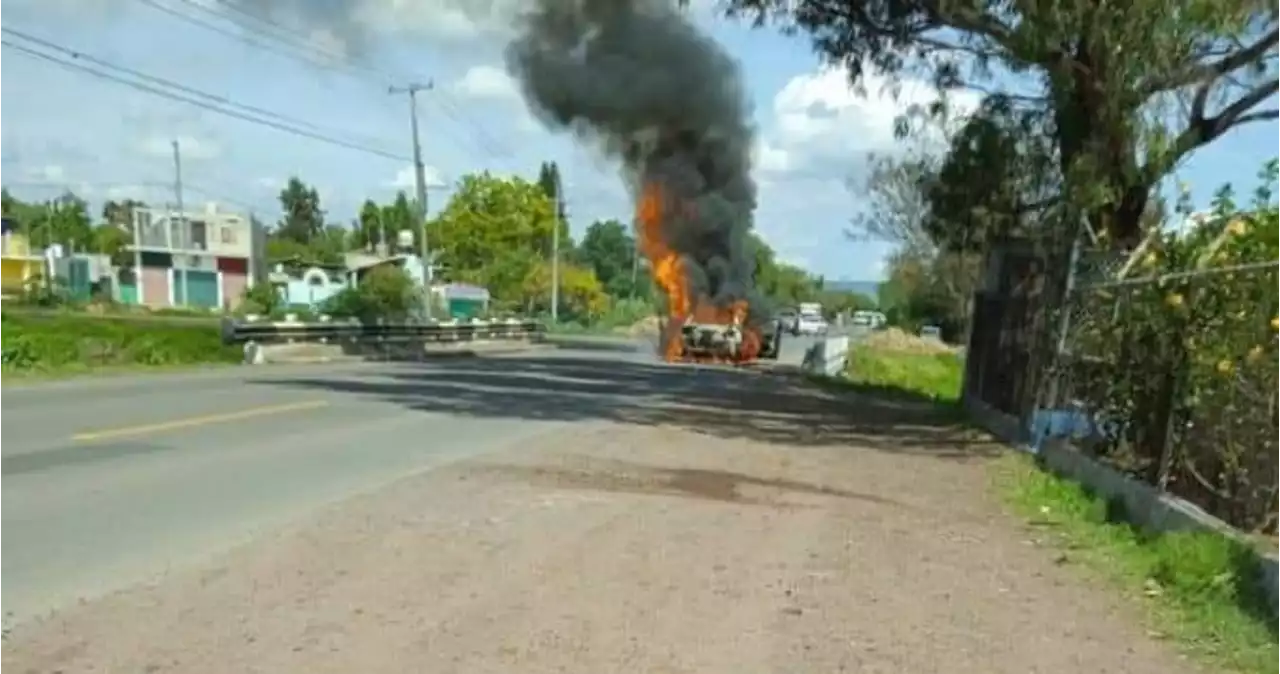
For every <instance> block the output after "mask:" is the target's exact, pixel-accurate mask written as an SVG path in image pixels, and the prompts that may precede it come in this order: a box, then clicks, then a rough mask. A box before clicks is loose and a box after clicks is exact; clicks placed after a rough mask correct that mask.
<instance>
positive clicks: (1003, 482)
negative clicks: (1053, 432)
mask: <svg viewBox="0 0 1280 674" xmlns="http://www.w3.org/2000/svg"><path fill="white" fill-rule="evenodd" d="M994 475H995V480H994V482H995V487H996V489H997V491H998V492H999V494H1000V496H1001V497H1002V499H1003V500H1004V501H1005V503H1006V504H1007V505H1008V506H1009V508H1010V509H1011V510H1012V511H1013V512H1015V513H1016V514H1018V515H1019V516H1021V517H1022V518H1024V519H1026V520H1027V521H1028V523H1029V524H1030V525H1031V526H1032V527H1033V528H1034V529H1035V530H1036V531H1039V532H1041V533H1042V534H1043V535H1044V536H1045V537H1046V538H1047V539H1048V540H1049V541H1050V542H1051V543H1052V544H1053V545H1054V546H1055V547H1057V548H1058V549H1059V550H1060V553H1061V556H1060V561H1062V562H1063V563H1070V564H1077V565H1079V566H1081V567H1083V568H1086V569H1088V570H1089V572H1091V573H1093V574H1095V575H1100V576H1102V577H1103V578H1105V579H1106V580H1107V581H1108V582H1110V583H1111V584H1112V585H1114V586H1115V587H1117V588H1118V589H1120V590H1121V591H1122V592H1124V593H1125V594H1126V595H1129V596H1132V597H1133V598H1134V599H1135V600H1136V601H1139V602H1141V604H1142V607H1143V609H1144V611H1145V613H1146V617H1147V620H1148V629H1149V631H1150V632H1152V633H1154V634H1157V635H1160V636H1161V637H1163V638H1166V639H1168V640H1169V641H1171V642H1172V643H1174V644H1176V645H1177V646H1178V647H1179V648H1180V649H1181V650H1182V651H1183V652H1185V653H1187V654H1188V655H1189V656H1191V657H1193V658H1195V659H1197V660H1199V661H1201V662H1202V663H1204V664H1205V665H1206V666H1208V667H1209V668H1210V669H1211V671H1224V672H1240V673H1242V674H1253V673H1255V672H1259V673H1260V672H1276V671H1277V660H1278V658H1280V648H1277V634H1276V619H1275V617H1274V616H1272V615H1271V613H1270V609H1269V608H1268V607H1267V606H1266V604H1265V600H1263V599H1262V598H1260V597H1259V593H1258V592H1257V591H1256V590H1255V589H1254V585H1253V583H1254V582H1255V581H1256V578H1257V567H1256V557H1255V555H1254V553H1253V551H1252V549H1251V546H1249V545H1248V544H1246V543H1242V542H1238V541H1233V540H1230V539H1228V538H1226V537H1224V536H1220V535H1217V534H1213V533H1176V534H1167V535H1163V536H1149V535H1145V534H1142V533H1140V532H1138V531H1136V530H1135V529H1134V528H1133V527H1131V526H1129V525H1127V524H1125V523H1121V522H1115V521H1114V518H1109V517H1108V515H1109V514H1110V513H1109V510H1110V509H1109V508H1108V504H1107V503H1106V502H1105V501H1104V500H1103V499H1100V498H1098V497H1095V496H1093V495H1090V494H1089V493H1088V492H1087V491H1086V490H1085V489H1084V488H1082V487H1081V486H1079V485H1078V484H1076V483H1074V482H1071V481H1069V480H1064V479H1062V478H1059V477H1057V476H1054V475H1052V474H1050V473H1047V472H1045V471H1043V470H1041V469H1040V468H1039V467H1037V466H1036V464H1035V462H1034V460H1033V459H1032V458H1031V457H1028V456H1025V455H1014V454H1010V455H1006V456H1004V457H1002V458H1001V459H1000V460H999V461H997V462H996V464H995V473H994Z"/></svg>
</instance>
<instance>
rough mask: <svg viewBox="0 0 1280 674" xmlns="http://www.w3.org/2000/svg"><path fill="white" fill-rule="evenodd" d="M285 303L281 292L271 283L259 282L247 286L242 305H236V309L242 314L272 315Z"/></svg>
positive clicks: (241, 300) (241, 301)
mask: <svg viewBox="0 0 1280 674" xmlns="http://www.w3.org/2000/svg"><path fill="white" fill-rule="evenodd" d="M283 305H284V302H283V301H282V300H281V299H280V294H279V293H278V292H276V289H275V288H274V287H273V286H272V285H271V284H270V283H258V284H256V285H254V286H253V287H250V288H245V290H244V296H243V297H242V298H241V299H240V305H239V306H238V307H236V311H237V313H239V314H242V315H247V314H256V315H259V316H272V315H274V314H276V313H277V312H278V311H279V310H281V309H282V308H283Z"/></svg>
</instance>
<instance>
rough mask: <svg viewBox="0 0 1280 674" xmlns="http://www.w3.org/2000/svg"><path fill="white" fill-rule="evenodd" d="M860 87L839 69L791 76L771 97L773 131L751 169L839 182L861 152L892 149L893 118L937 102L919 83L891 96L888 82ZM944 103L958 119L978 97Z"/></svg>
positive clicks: (964, 96)
mask: <svg viewBox="0 0 1280 674" xmlns="http://www.w3.org/2000/svg"><path fill="white" fill-rule="evenodd" d="M863 89H864V93H859V92H857V91H855V90H854V88H853V87H852V86H851V85H850V83H849V76H848V71H847V70H846V69H845V68H843V67H833V66H824V67H821V68H818V69H817V70H815V71H812V72H808V73H804V74H800V75H797V76H795V77H793V78H791V80H789V81H788V82H787V83H786V84H785V85H783V87H782V88H781V89H779V90H778V93H777V94H776V95H775V96H774V98H773V106H772V107H773V110H772V112H773V129H772V131H771V133H770V134H768V135H767V136H766V138H765V139H763V140H762V142H761V143H760V146H759V147H758V148H757V154H756V166H757V168H758V169H759V170H761V171H763V172H765V173H769V172H773V173H779V172H796V171H805V172H806V173H809V172H812V173H813V174H830V175H831V177H832V179H834V180H841V179H843V175H842V174H843V173H847V171H848V165H849V164H851V163H853V162H858V161H862V160H863V159H864V158H865V156H866V154H867V153H869V152H891V151H893V149H894V148H895V147H896V146H897V144H898V141H897V139H896V138H895V137H894V123H895V121H896V120H897V118H898V117H899V116H901V115H902V114H904V113H906V112H908V111H909V110H910V109H911V108H912V106H925V105H928V104H930V103H932V102H934V101H937V100H938V92H937V90H936V89H934V88H933V87H932V86H931V85H929V84H928V83H927V82H924V81H921V80H908V81H905V82H902V83H901V86H900V87H899V88H898V90H897V95H896V96H895V95H894V93H893V92H892V91H891V90H890V88H889V82H888V81H886V80H885V79H883V78H880V77H876V76H868V77H867V78H866V79H865V81H864V86H863ZM949 102H950V103H951V105H952V107H953V109H954V111H955V112H954V113H953V114H955V115H963V114H967V113H968V112H970V111H972V110H973V109H974V107H975V106H976V105H977V102H978V97H977V96H976V95H972V94H968V93H962V94H953V95H952V97H951V99H950V100H949ZM840 167H844V169H843V170H841V168H840Z"/></svg>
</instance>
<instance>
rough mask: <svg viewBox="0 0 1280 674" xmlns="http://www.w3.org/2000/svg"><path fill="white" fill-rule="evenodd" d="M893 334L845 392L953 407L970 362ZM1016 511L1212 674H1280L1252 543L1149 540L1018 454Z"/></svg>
mask: <svg viewBox="0 0 1280 674" xmlns="http://www.w3.org/2000/svg"><path fill="white" fill-rule="evenodd" d="M900 337H901V336H898V337H888V338H881V339H878V340H877V339H874V338H873V339H872V340H868V342H867V343H865V344H862V345H859V346H858V347H856V348H855V350H854V351H853V352H852V353H851V360H850V368H849V371H848V373H847V374H846V376H845V377H844V379H843V381H842V382H841V384H840V385H841V386H845V387H850V388H854V389H855V390H859V391H861V392H866V393H869V394H874V395H881V396H887V397H893V398H895V399H907V400H920V401H933V402H935V403H939V404H942V405H948V406H949V405H954V404H955V403H956V402H957V401H958V398H959V393H960V385H961V380H962V378H963V360H962V358H961V357H960V356H959V355H958V354H956V353H954V352H951V351H947V350H942V349H938V348H936V347H930V346H928V345H921V344H919V343H918V340H917V343H916V344H911V343H910V342H909V341H908V340H902V339H901V338H900ZM992 470H993V488H994V489H995V491H996V493H997V494H998V496H999V497H1000V500H1001V501H1002V502H1003V503H1004V504H1005V505H1006V506H1007V507H1008V509H1009V510H1010V511H1011V512H1012V513H1014V514H1015V515H1017V516H1018V517H1019V518H1021V519H1023V520H1024V521H1026V522H1027V523H1028V525H1029V526H1030V527H1031V528H1032V529H1033V530H1034V531H1037V532H1038V537H1039V538H1040V539H1041V541H1042V542H1043V543H1045V544H1047V545H1050V546H1052V547H1053V548H1054V549H1056V550H1057V553H1056V554H1057V555H1058V556H1057V560H1058V561H1059V563H1063V564H1072V565H1075V566H1078V567H1079V568H1080V569H1081V570H1082V572H1083V573H1085V574H1086V575H1088V576H1089V577H1090V578H1091V579H1092V580H1094V581H1095V582H1101V583H1105V584H1107V585H1108V586H1109V587H1111V588H1113V589H1114V590H1115V591H1117V592H1120V593H1122V594H1123V595H1125V596H1128V597H1131V598H1132V599H1133V601H1134V602H1135V603H1136V604H1138V605H1139V607H1140V610H1141V613H1142V615H1143V617H1144V618H1145V621H1146V628H1147V630H1148V632H1149V633H1150V634H1153V635H1156V636H1157V637H1158V638H1162V639H1167V640H1168V641H1170V642H1171V643H1172V644H1173V645H1174V646H1175V647H1176V648H1177V649H1179V650H1180V651H1181V652H1183V653H1186V654H1187V655H1188V656H1190V657H1192V658H1194V659H1195V660H1197V661H1199V662H1201V663H1203V664H1204V665H1205V666H1206V667H1207V668H1209V669H1210V671H1221V672H1241V673H1245V674H1254V673H1261V672H1276V671H1277V664H1276V663H1277V659H1278V658H1280V649H1278V648H1277V633H1276V619H1275V617H1274V616H1272V615H1271V614H1270V612H1269V609H1268V608H1267V607H1266V606H1265V604H1264V603H1263V602H1262V601H1261V600H1260V599H1259V597H1258V593H1257V592H1256V590H1255V589H1254V587H1253V583H1254V580H1255V578H1256V566H1255V557H1254V556H1253V555H1252V554H1251V553H1252V550H1251V549H1250V548H1249V546H1248V545H1246V544H1244V543H1240V542H1237V541H1233V540H1229V539H1227V538H1225V537H1223V536H1219V535H1216V534H1208V533H1194V534H1185V533H1184V534H1174V535H1164V536H1150V535H1147V534H1144V533H1142V532H1139V531H1137V530H1135V529H1134V528H1133V527H1131V526H1129V525H1128V524H1126V523H1124V522H1119V521H1115V520H1114V519H1113V518H1112V517H1110V516H1109V515H1110V514H1111V513H1113V512H1114V509H1111V508H1109V507H1108V504H1107V503H1106V502H1104V501H1103V500H1102V499H1100V498H1098V497H1096V496H1093V495H1091V494H1090V493H1088V492H1087V491H1086V490H1085V489H1083V488H1082V487H1080V486H1079V485H1077V484H1075V483H1074V482H1070V481H1068V480H1063V479H1061V478H1059V477H1057V476H1054V475H1051V474H1049V473H1046V472H1044V471H1043V470H1041V469H1040V468H1038V467H1037V466H1036V464H1035V462H1034V460H1033V459H1032V458H1031V457H1028V456H1026V455H1022V454H1015V453H1013V452H1010V453H1009V454H1007V455H1005V456H1002V457H1001V458H999V459H998V460H997V461H996V462H995V463H994V464H993V466H992Z"/></svg>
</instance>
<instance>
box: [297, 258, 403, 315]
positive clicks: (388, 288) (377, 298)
mask: <svg viewBox="0 0 1280 674" xmlns="http://www.w3.org/2000/svg"><path fill="white" fill-rule="evenodd" d="M422 308H423V297H422V292H421V288H419V287H418V285H417V284H415V283H414V281H413V278H412V277H411V276H409V274H408V273H406V272H405V271H404V270H403V269H401V268H399V267H396V266H393V265H390V264H384V265H379V266H377V267H374V268H373V269H370V270H369V271H367V272H365V274H364V277H363V278H361V279H360V281H359V283H358V284H357V285H356V287H354V288H347V289H345V290H343V291H342V292H339V293H338V294H336V295H334V296H333V297H331V298H329V299H328V300H327V301H326V302H325V304H324V306H323V307H322V308H321V313H326V314H329V315H331V316H335V317H339V318H356V319H359V320H361V321H375V320H377V319H383V320H388V321H402V320H405V319H407V318H409V317H411V316H416V315H418V313H419V312H421V310H422Z"/></svg>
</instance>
